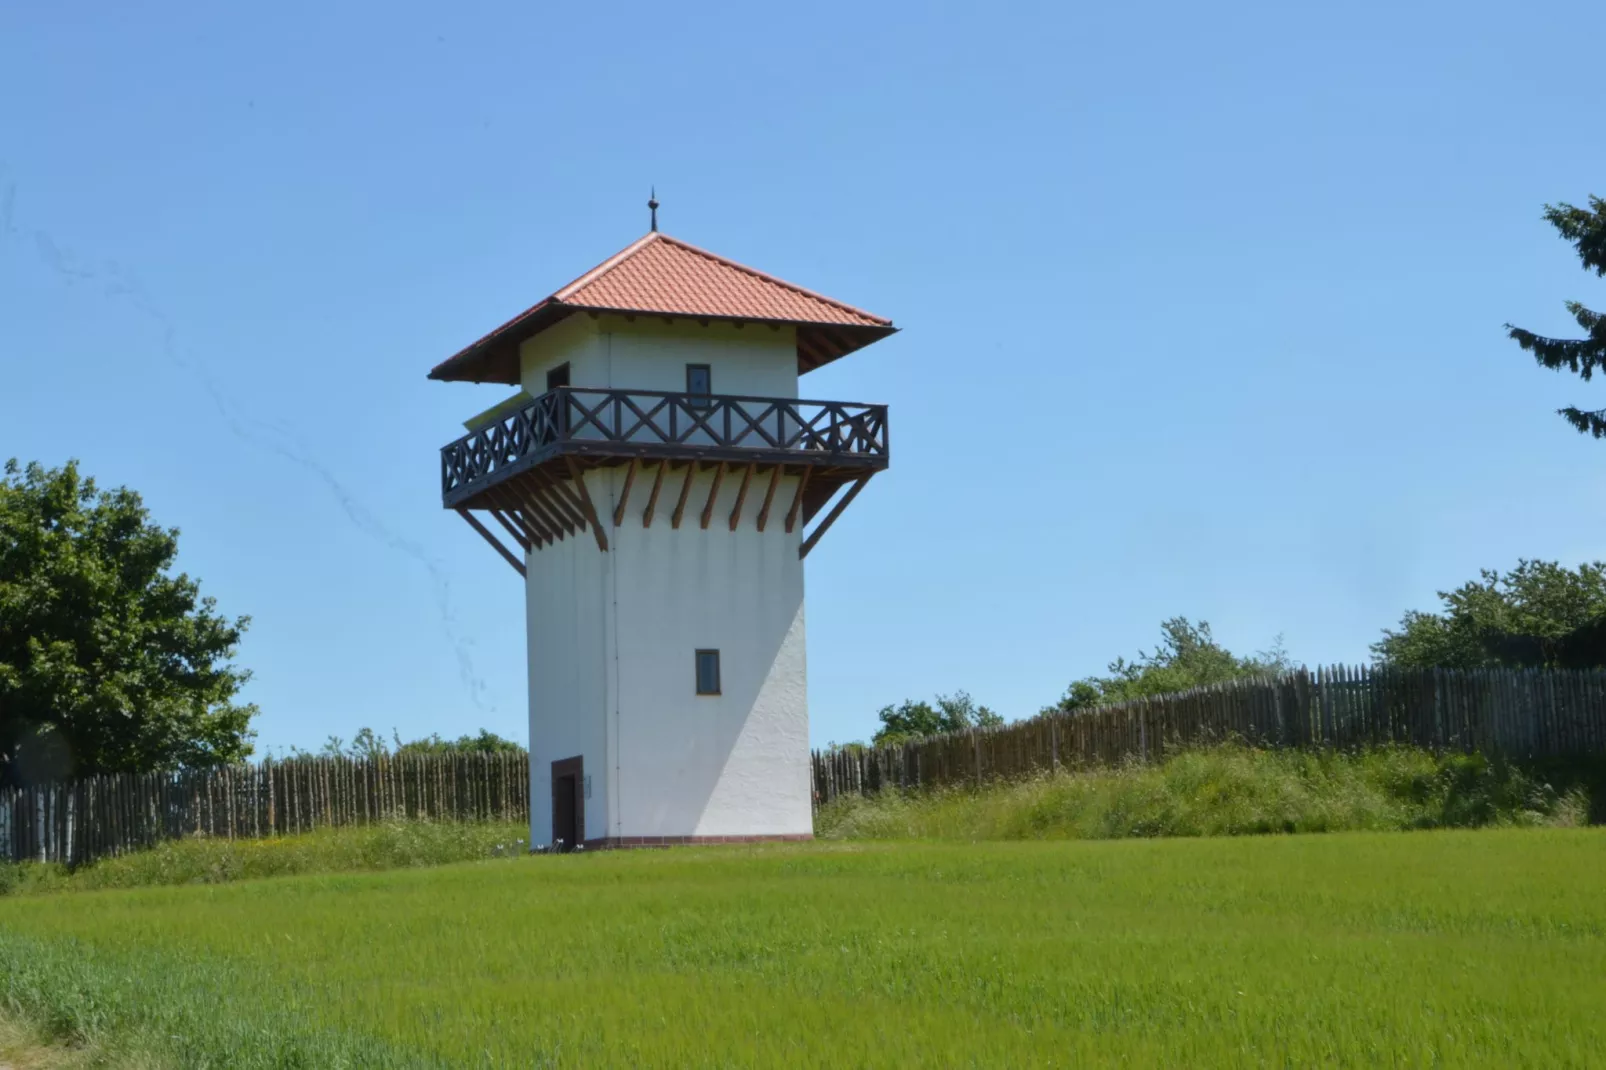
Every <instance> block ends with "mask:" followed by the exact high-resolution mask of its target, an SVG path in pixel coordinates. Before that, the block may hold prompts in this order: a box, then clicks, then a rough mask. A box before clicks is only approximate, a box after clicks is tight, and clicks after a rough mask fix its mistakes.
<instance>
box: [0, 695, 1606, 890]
mask: <svg viewBox="0 0 1606 1070" xmlns="http://www.w3.org/2000/svg"><path fill="white" fill-rule="evenodd" d="M1229 739H1237V740H1242V741H1244V742H1247V743H1251V744H1254V745H1256V746H1267V747H1356V746H1374V745H1381V744H1389V743H1401V744H1409V745H1412V746H1419V747H1425V748H1429V749H1432V750H1466V751H1472V750H1478V751H1483V752H1485V753H1489V754H1504V755H1506V756H1509V757H1512V758H1517V759H1533V758H1552V757H1565V756H1573V755H1606V670H1600V669H1595V670H1582V671H1570V670H1537V669H1510V670H1503V669H1501V670H1471V671H1457V670H1441V669H1416V670H1389V669H1374V668H1359V669H1347V668H1332V669H1319V670H1316V671H1310V670H1303V669H1302V670H1299V671H1297V672H1292V673H1289V674H1287V675H1285V676H1282V677H1278V678H1275V679H1267V678H1255V679H1245V680H1236V681H1233V682H1231V683H1226V684H1220V685H1217V686H1214V687H1205V688H1198V689H1196V690H1193V691H1185V692H1182V693H1180V694H1175V695H1163V696H1159V697H1157V698H1150V699H1141V700H1138V701H1136V702H1128V703H1123V704H1121V705H1117V706H1105V707H1101V708H1098V709H1094V710H1088V711H1084V712H1079V713H1071V714H1050V715H1045V716H1040V717H1034V718H1032V719H1030V720H1026V721H1019V722H1016V723H1015V724H1010V725H1004V726H1001V727H998V728H989V729H980V730H977V731H973V732H961V733H955V734H952V735H947V736H935V737H932V738H929V739H923V740H915V741H911V742H909V743H905V744H901V745H896V746H890V747H879V748H864V749H858V748H853V749H839V750H834V751H829V752H822V751H816V752H814V755H813V757H812V775H813V778H814V798H815V802H816V804H822V803H826V802H829V801H830V800H832V799H834V798H836V797H838V796H840V795H845V794H873V793H875V792H878V791H881V790H882V789H884V788H897V789H912V788H920V787H934V786H940V785H949V784H975V783H983V782H986V781H989V780H998V779H1008V778H1011V777H1018V776H1025V775H1030V774H1032V773H1037V772H1042V771H1046V770H1051V769H1058V768H1077V767H1085V766H1096V765H1111V764H1116V763H1120V762H1125V761H1133V760H1137V761H1148V760H1152V759H1155V758H1158V757H1162V756H1164V755H1165V754H1166V753H1167V752H1169V751H1174V750H1176V749H1177V748H1180V747H1190V746H1199V745H1202V744H1209V743H1214V742H1220V741H1223V740H1229ZM529 812H530V763H529V759H528V758H526V757H525V756H524V755H514V754H482V755H453V756H433V757H380V758H376V759H372V760H352V759H347V758H299V759H292V760H288V761H281V762H263V763H261V764H260V765H246V766H226V767H221V768H217V769H204V770H192V771H186V772H178V773H149V774H143V775H138V774H121V775H114V776H100V777H90V778H87V779H84V780H77V781H70V782H62V783H55V784H47V785H43V786H40V787H31V788H13V789H0V861H5V860H12V861H53V862H67V863H70V864H79V863H83V862H89V861H93V860H94V859H97V858H103V857H106V856H108V855H115V854H119V853H122V852H124V851H129V850H137V849H139V848H144V847H150V846H152V845H154V844H156V843H158V842H160V841H162V840H166V839H174V838H177V837H181V836H192V835H204V836H220V837H233V838H248V837H249V838H255V837H263V836H277V835H283V834H285V833H295V832H306V831H308V830H311V829H315V828H323V827H327V826H334V825H360V824H367V823H370V822H375V821H385V820H391V819H396V818H413V819H417V818H424V819H428V820H448V821H474V820H481V821H483V820H503V821H524V820H526V819H527V818H528V816H529Z"/></svg>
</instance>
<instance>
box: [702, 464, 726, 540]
mask: <svg viewBox="0 0 1606 1070" xmlns="http://www.w3.org/2000/svg"><path fill="white" fill-rule="evenodd" d="M727 467H729V466H728V465H727V464H726V462H724V461H720V462H719V466H718V467H717V468H715V469H714V482H713V483H711V484H709V486H708V503H707V504H706V505H704V506H703V530H704V531H707V530H708V522H709V521H710V520H712V519H714V500H715V499H716V498H718V497H719V485H720V484H721V483H723V482H725V469H726V468H727Z"/></svg>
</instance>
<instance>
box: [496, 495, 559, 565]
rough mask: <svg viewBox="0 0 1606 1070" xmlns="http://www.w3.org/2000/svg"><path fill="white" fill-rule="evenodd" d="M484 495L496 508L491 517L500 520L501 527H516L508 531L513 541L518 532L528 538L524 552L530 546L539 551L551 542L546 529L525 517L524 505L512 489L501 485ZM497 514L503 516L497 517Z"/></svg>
mask: <svg viewBox="0 0 1606 1070" xmlns="http://www.w3.org/2000/svg"><path fill="white" fill-rule="evenodd" d="M486 493H487V496H488V497H490V499H491V501H493V502H495V503H496V506H497V508H496V510H493V511H492V514H491V515H492V516H495V517H496V518H497V519H498V520H500V521H501V522H502V526H503V527H507V525H508V524H509V523H512V524H515V525H516V527H514V528H512V529H510V530H509V534H511V535H512V536H513V537H514V538H515V539H517V538H518V537H519V533H520V532H522V533H523V534H524V535H526V536H527V537H528V538H527V541H526V543H525V545H524V549H525V550H526V551H528V550H529V549H530V547H531V546H532V545H533V546H535V547H536V548H538V549H539V548H540V547H542V546H545V545H546V544H547V543H549V542H551V541H552V538H551V536H550V535H548V534H547V531H546V529H545V528H544V527H543V526H542V525H540V524H538V523H536V522H535V521H534V520H533V519H531V518H530V517H529V516H528V515H526V513H525V511H524V504H523V502H521V501H520V500H519V496H518V495H517V494H515V493H514V492H513V488H512V487H509V486H507V485H506V484H503V485H501V486H497V487H492V488H490V490H488V491H487V492H486ZM498 513H501V514H505V515H498ZM509 518H511V519H509Z"/></svg>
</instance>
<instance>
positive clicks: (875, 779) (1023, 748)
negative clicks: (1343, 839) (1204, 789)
mask: <svg viewBox="0 0 1606 1070" xmlns="http://www.w3.org/2000/svg"><path fill="white" fill-rule="evenodd" d="M1228 739H1237V740H1242V741H1244V742H1246V743H1250V744H1253V745H1256V746H1264V747H1359V746H1378V745H1383V744H1390V743H1399V744H1408V745H1411V746H1417V747H1425V748H1428V749H1431V750H1439V751H1442V750H1465V751H1474V750H1476V751H1482V752H1484V753H1488V754H1504V755H1506V756H1508V757H1511V758H1516V759H1534V758H1554V757H1563V756H1570V755H1606V670H1602V669H1587V670H1560V669H1554V670H1553V669H1490V670H1481V669H1479V670H1446V669H1404V670H1399V669H1386V668H1370V667H1363V668H1343V667H1335V668H1330V669H1317V670H1314V671H1312V670H1308V669H1301V670H1299V671H1296V672H1291V673H1288V674H1286V675H1284V676H1281V677H1277V678H1264V677H1261V678H1250V679H1243V680H1235V681H1232V682H1230V683H1225V684H1218V685H1215V686H1212V687H1202V688H1197V689H1195V690H1192V691H1185V692H1181V693H1178V694H1174V695H1162V696H1158V697H1155V698H1148V699H1139V700H1137V701H1133V702H1126V703H1122V704H1120V705H1115V706H1104V707H1099V708H1096V709H1092V710H1087V711H1083V712H1078V713H1063V714H1060V713H1056V714H1045V715H1042V716H1039V717H1034V718H1032V719H1030V720H1026V721H1019V722H1016V723H1014V724H1010V725H1003V726H1000V727H997V728H987V729H977V730H975V731H971V732H960V733H955V734H952V735H946V736H935V737H930V738H927V739H920V740H912V741H910V742H908V743H903V744H896V745H892V746H887V747H876V748H862V749H861V748H839V749H836V750H832V751H815V752H814V756H813V775H814V799H815V803H816V805H818V804H822V803H826V802H829V801H830V800H832V799H834V798H836V797H838V796H840V795H855V794H863V795H869V794H874V793H876V792H878V791H881V790H882V789H883V788H896V789H909V788H918V787H931V786H939V785H949V784H967V783H972V784H973V783H982V782H985V781H988V780H995V779H1007V778H1011V777H1018V776H1024V775H1029V774H1032V773H1036V772H1041V771H1046V770H1051V769H1058V768H1061V767H1071V768H1075V767H1078V766H1095V765H1111V764H1116V763H1120V762H1124V761H1132V760H1137V761H1149V760H1152V759H1155V758H1158V757H1162V756H1163V755H1165V754H1166V752H1168V751H1174V750H1176V749H1178V748H1181V747H1192V746H1200V745H1204V744H1209V743H1215V742H1220V741H1224V740H1228Z"/></svg>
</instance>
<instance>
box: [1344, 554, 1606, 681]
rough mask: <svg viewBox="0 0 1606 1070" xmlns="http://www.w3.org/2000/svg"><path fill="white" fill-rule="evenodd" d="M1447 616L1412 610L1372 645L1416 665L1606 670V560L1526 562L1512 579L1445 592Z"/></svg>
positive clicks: (1382, 657) (1390, 660)
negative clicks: (1569, 565) (1566, 565)
mask: <svg viewBox="0 0 1606 1070" xmlns="http://www.w3.org/2000/svg"><path fill="white" fill-rule="evenodd" d="M1439 598H1440V600H1441V601H1442V602H1443V603H1444V605H1443V610H1442V612H1439V613H1424V612H1421V611H1418V610H1411V611H1410V612H1408V613H1406V614H1405V616H1404V618H1402V619H1401V621H1400V625H1399V628H1398V629H1397V630H1392V631H1390V630H1385V631H1384V632H1383V638H1382V639H1380V640H1378V641H1377V642H1376V643H1374V644H1372V653H1373V654H1374V655H1375V656H1376V658H1377V660H1378V661H1379V662H1382V663H1386V664H1390V665H1398V666H1402V667H1408V668H1441V669H1483V668H1497V667H1535V668H1539V667H1550V668H1587V667H1594V666H1600V665H1606V563H1602V562H1599V561H1597V562H1594V563H1592V564H1584V565H1580V566H1579V567H1578V568H1576V569H1569V568H1563V567H1562V566H1561V565H1559V564H1557V563H1556V562H1554V561H1527V560H1524V561H1519V562H1518V563H1517V567H1516V568H1514V569H1512V570H1511V571H1510V572H1507V573H1505V574H1504V575H1502V574H1500V573H1498V572H1494V571H1491V570H1489V569H1484V570H1483V571H1482V572H1481V574H1480V578H1479V579H1476V580H1473V581H1472V582H1470V583H1467V584H1464V585H1462V586H1461V587H1458V588H1456V589H1455V590H1453V591H1440V592H1439Z"/></svg>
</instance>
